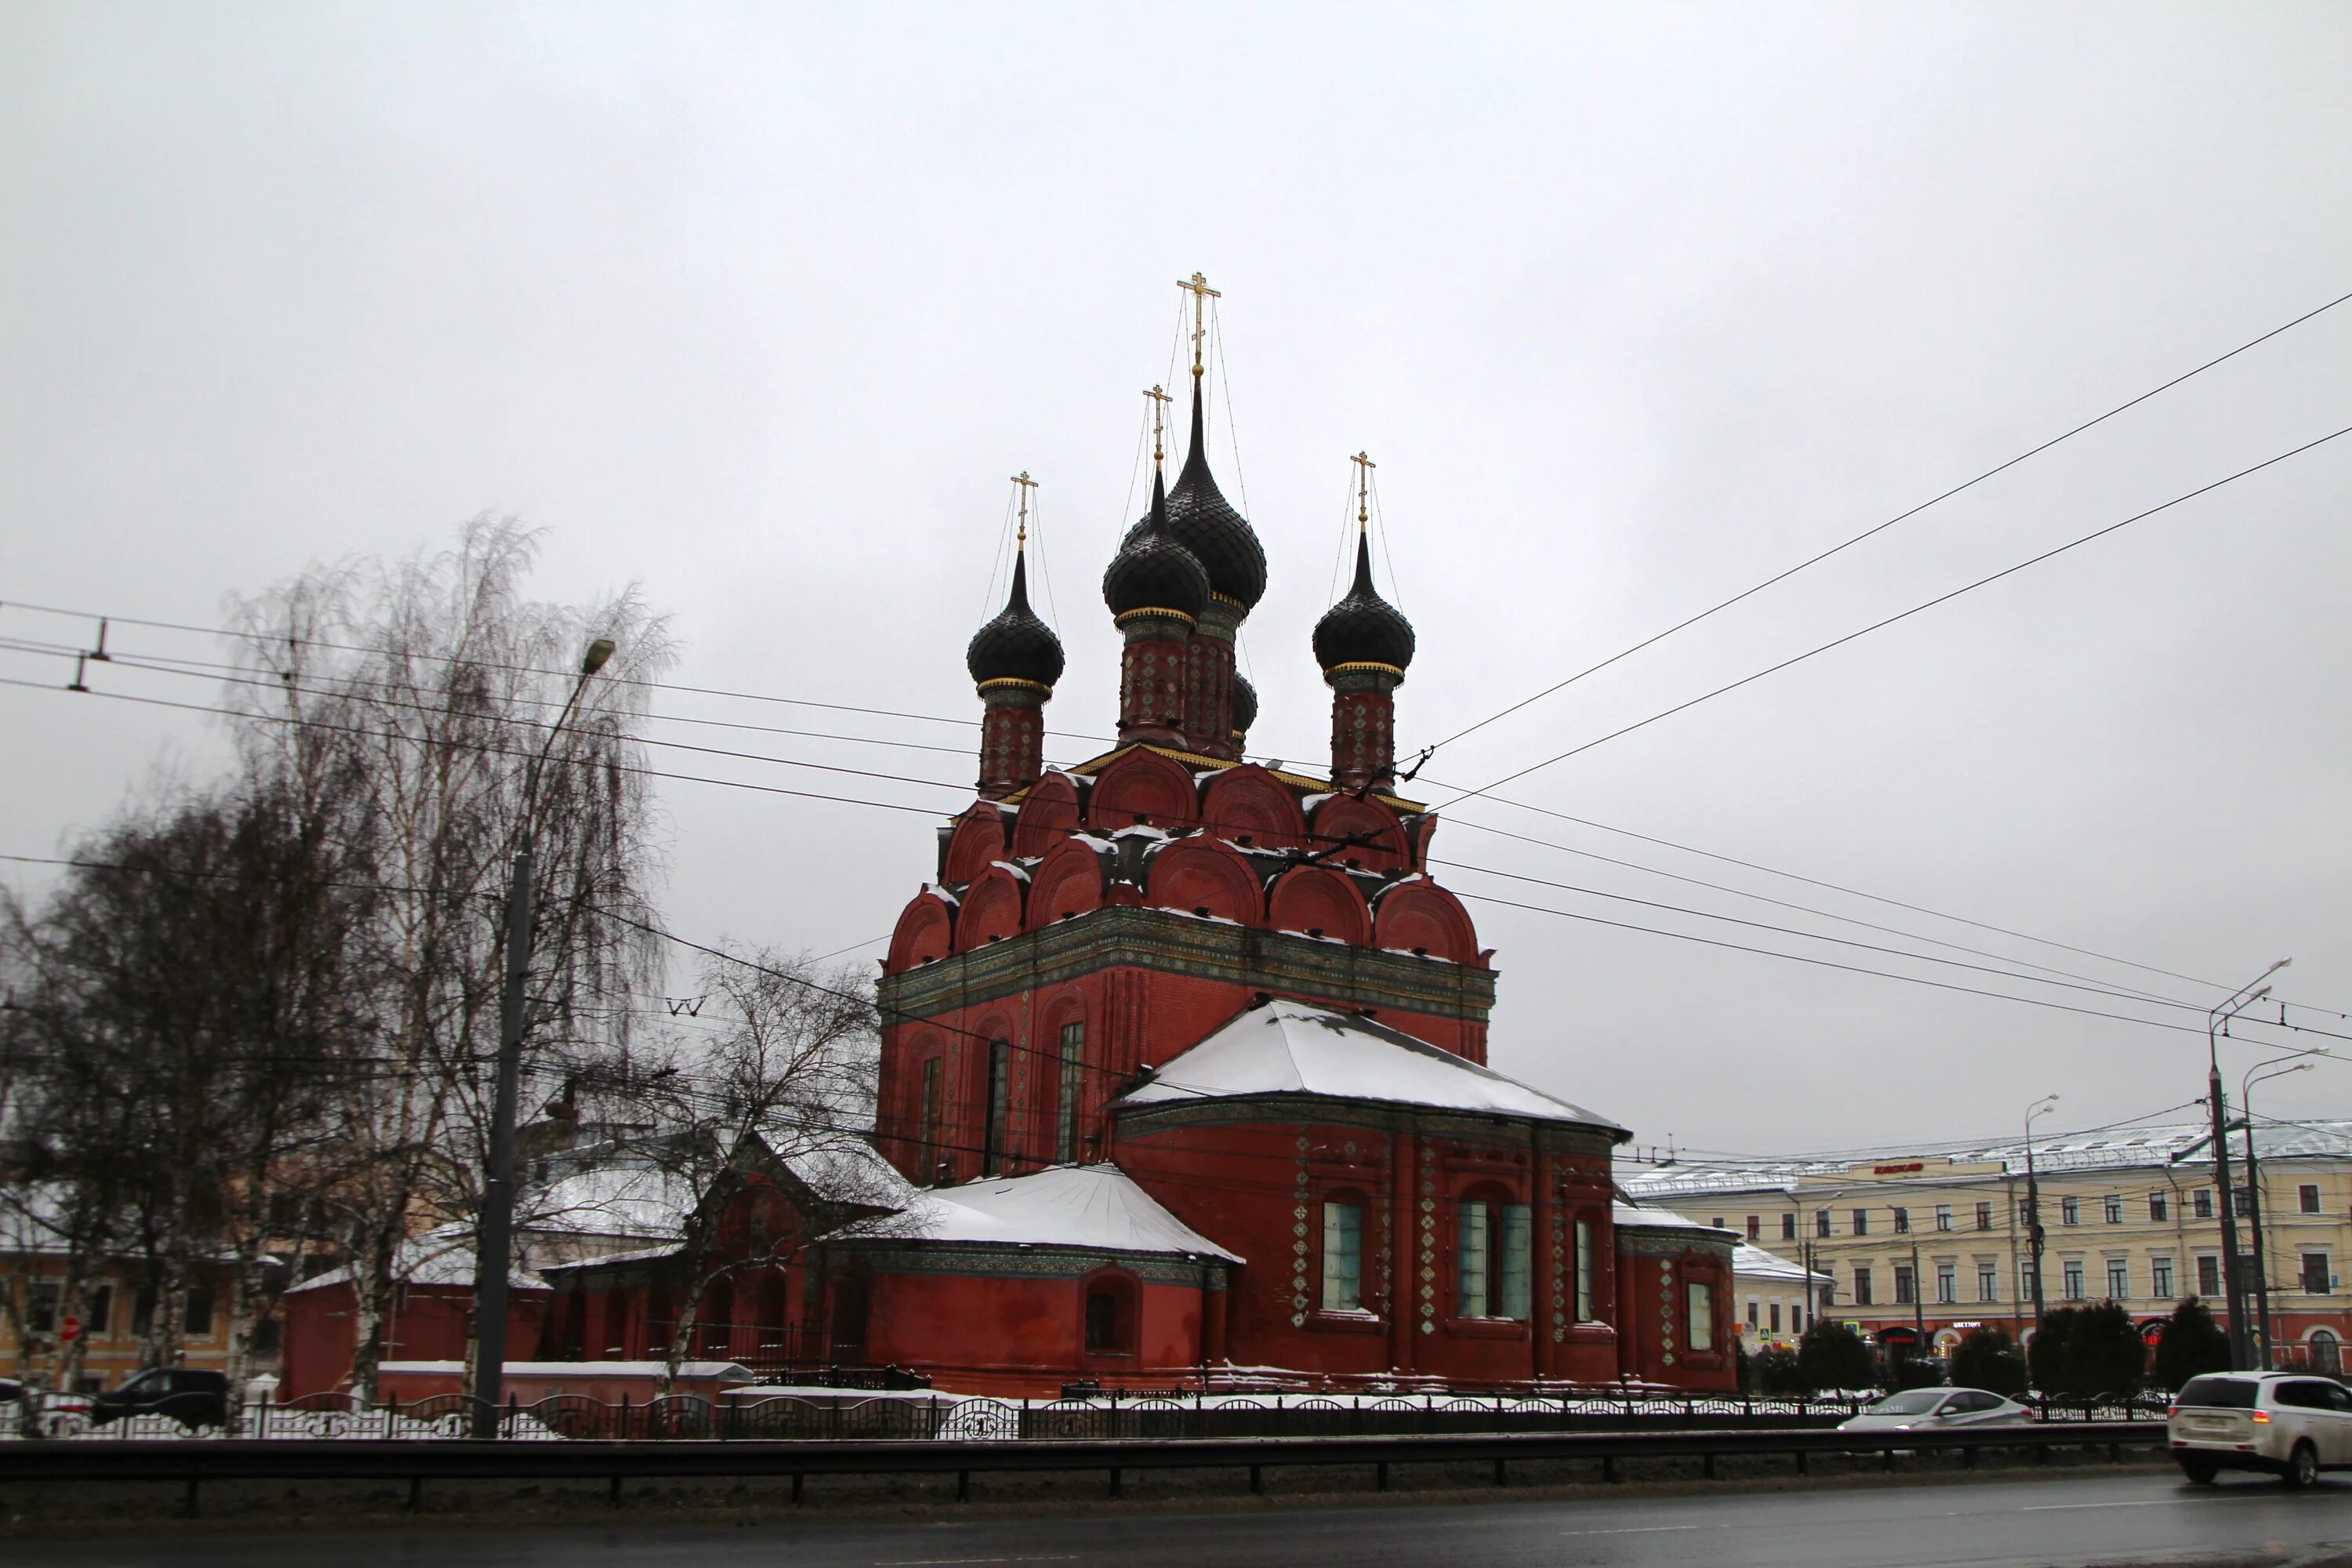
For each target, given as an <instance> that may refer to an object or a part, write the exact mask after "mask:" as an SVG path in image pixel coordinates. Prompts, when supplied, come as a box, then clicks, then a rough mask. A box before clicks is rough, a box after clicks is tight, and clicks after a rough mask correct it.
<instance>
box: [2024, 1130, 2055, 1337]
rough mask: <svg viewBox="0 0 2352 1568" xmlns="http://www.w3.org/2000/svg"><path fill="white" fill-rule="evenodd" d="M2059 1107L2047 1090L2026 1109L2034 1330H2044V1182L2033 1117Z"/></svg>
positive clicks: (2027, 1213) (2027, 1228)
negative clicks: (2036, 1159)
mask: <svg viewBox="0 0 2352 1568" xmlns="http://www.w3.org/2000/svg"><path fill="white" fill-rule="evenodd" d="M2057 1107H2058V1097H2057V1096H2056V1095H2054V1094H2045V1095H2043V1096H2042V1098H2041V1099H2040V1100H2035V1101H2034V1102H2033V1103H2032V1105H2030V1106H2028V1107H2027V1108H2026V1111H2025V1246H2026V1250H2027V1251H2028V1252H2029V1253H2030V1254H2031V1255H2032V1258H2033V1331H2034V1332H2035V1333H2040V1332H2041V1331H2042V1238H2043V1236H2044V1234H2045V1233H2044V1232H2043V1230H2042V1184H2041V1183H2040V1181H2039V1180H2038V1179H2037V1178H2036V1177H2035V1175H2034V1173H2033V1119H2034V1118H2035V1117H2037V1116H2046V1115H2048V1114H2049V1113H2050V1112H2051V1111H2053V1110H2056V1109H2057Z"/></svg>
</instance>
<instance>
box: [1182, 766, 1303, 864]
mask: <svg viewBox="0 0 2352 1568" xmlns="http://www.w3.org/2000/svg"><path fill="white" fill-rule="evenodd" d="M1201 821H1202V826H1205V827H1207V828H1208V830H1209V831H1210V832H1212V833H1213V834H1215V835H1216V836H1217V837H1220V838H1229V839H1231V840H1233V841H1234V843H1236V844H1242V845H1246V846H1249V847H1253V848H1257V849H1297V848H1302V847H1305V845H1306V843H1307V816H1306V814H1305V813H1304V812H1302V811H1300V810H1299V809H1298V797H1297V795H1293V794H1291V793H1290V790H1289V787H1288V786H1287V785H1286V784H1283V783H1282V782H1281V781H1280V780H1279V779H1276V777H1275V776H1274V775H1273V774H1272V773H1268V772H1266V771H1265V769H1264V768H1262V767H1259V766H1258V765H1257V764H1256V763H1243V764H1242V765H1241V766H1240V767H1237V768H1227V769H1226V770H1225V771H1224V772H1223V773H1219V774H1218V775H1217V776H1216V777H1215V778H1213V779H1211V780H1210V781H1209V784H1208V787H1207V788H1206V789H1204V790H1202V792H1201Z"/></svg>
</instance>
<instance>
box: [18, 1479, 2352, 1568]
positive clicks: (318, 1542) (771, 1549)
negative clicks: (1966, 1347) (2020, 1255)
mask: <svg viewBox="0 0 2352 1568" xmlns="http://www.w3.org/2000/svg"><path fill="white" fill-rule="evenodd" d="M2331 1547H2333V1548H2335V1549H2336V1551H2337V1552H2343V1553H2345V1554H2346V1557H2347V1561H2352V1478H2346V1477H2331V1478H2329V1479H2326V1481H2324V1482H2323V1483H2322V1484H2321V1485H2319V1486H2318V1487H2316V1488H2314V1489H2311V1490H2309V1491H2305V1492H2301V1493H2295V1492H2289V1491H2287V1490H2286V1489H2284V1488H2283V1487H2281V1486H2279V1485H2278V1484H2277V1483H2276V1482H2274V1481H2270V1480H2267V1479H2252V1478H2224V1479H2223V1480H2222V1482H2221V1485H2219V1486H2216V1487H2209V1488H2192V1487H2189V1486H2188V1485H2186V1484H2185V1483H2183V1482H2181V1481H2179V1480H2178V1479H2175V1478H2173V1477H2171V1476H2169V1475H2148V1474H2141V1475H2132V1476H2113V1475H2108V1476H2101V1477H2089V1478H2084V1479H2073V1478H2068V1479H2048V1480H2036V1481H1989V1482H1982V1483H1974V1484H1967V1485H1940V1486H1938V1485H1902V1484H1890V1485H1887V1486H1884V1487H1875V1488H1870V1489H1819V1490H1801V1491H1789V1492H1746V1493H1741V1492H1726V1493H1720V1494H1717V1495H1713V1496H1709V1495H1705V1494H1701V1495H1686V1496H1677V1497H1657V1496H1652V1497H1646V1498H1645V1497H1643V1496H1640V1495H1628V1496H1626V1497H1623V1498H1602V1499H1579V1500H1566V1501H1562V1500H1545V1501H1511V1500H1496V1501H1495V1502H1493V1503H1491V1504H1444V1505H1433V1506H1413V1505H1403V1506H1386V1507H1366V1508H1361V1509H1348V1508H1340V1507H1318V1508H1312V1509H1282V1508H1268V1507H1248V1508H1237V1509H1234V1510H1231V1511H1217V1512H1209V1511H1186V1512H1181V1513H1136V1512H1125V1511H1118V1512H1112V1511H1104V1512H1101V1513H1093V1514H1088V1513H1077V1514H1065V1515H1059V1516H1053V1517H1040V1518H1029V1519H1014V1518H1006V1517H1003V1516H996V1517H992V1518H988V1519H980V1520H973V1521H970V1522H966V1521H937V1522H930V1521H925V1522H903V1523H902V1522H897V1521H890V1522H870V1521H868V1522H855V1523H850V1522H840V1523H814V1522H812V1523H809V1524H805V1525H803V1524H787V1525H782V1526H774V1525H761V1526H759V1527H756V1528H736V1529H727V1528H715V1527H710V1526H698V1527H694V1528H690V1529H644V1530H637V1529H612V1530H596V1529H586V1528H582V1529H573V1530H561V1531H547V1530H531V1531H461V1530H420V1531H372V1532H369V1533H365V1534H344V1533H337V1532H334V1531H310V1532H306V1533H303V1534H300V1535H274V1536H273V1535H245V1534H239V1535H210V1534H204V1535H183V1536H180V1537H176V1538H173V1537H163V1538H158V1539H152V1540H141V1541H135V1542H131V1541H125V1542H88V1541H85V1542H52V1543H37V1542H0V1564H9V1565H13V1564H18V1563H72V1564H73V1565H74V1568H133V1565H137V1568H146V1565H148V1564H167V1565H170V1568H227V1565H229V1564H240V1565H241V1564H247V1563H331V1564H333V1565H335V1568H521V1565H524V1564H532V1565H536V1564H542V1563H543V1564H547V1565H549V1568H618V1565H620V1564H627V1565H628V1568H995V1565H997V1564H1007V1565H1010V1564H1022V1563H1034V1564H1040V1565H1052V1568H1062V1565H1067V1568H1148V1565H1154V1564H1167V1565H1169V1568H1244V1565H1247V1568H1256V1565H1258V1564H1281V1565H1283V1568H1322V1565H1327V1564H1328V1565H1330V1568H1340V1565H1345V1568H1381V1565H1388V1564H1394V1565H1396V1568H1497V1565H1510V1568H1517V1565H1521V1564H1525V1565H1529V1568H1533V1565H1538V1564H1540V1565H1541V1568H1603V1565H1605V1568H1664V1565H1667V1564H1677V1565H1678V1564H1683V1563H1707V1564H1751V1563H1752V1564H1759V1565H1777V1564H1788V1565H1789V1568H1878V1565H1880V1564H1887V1563H1903V1564H1908V1565H1916V1568H1934V1565H1938V1564H1951V1565H1954V1568H2002V1565H2006V1564H2092V1563H2097V1564H2123V1563H2131V1564H2139V1563H2173V1564H2191V1563H2232V1564H2236V1563H2257V1562H2274V1563H2294V1562H2305V1563H2309V1562H2314V1561H2322V1560H2327V1559H2330V1558H2332V1557H2333V1556H2334V1552H2329V1551H2327V1550H2326V1549H2328V1548H2331Z"/></svg>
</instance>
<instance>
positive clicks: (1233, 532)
mask: <svg viewBox="0 0 2352 1568" xmlns="http://www.w3.org/2000/svg"><path fill="white" fill-rule="evenodd" d="M1168 531H1169V532H1171V534H1173V535H1175V537H1176V542H1177V543H1179V544H1181V545H1182V546H1183V547H1184V548H1185V549H1187V550H1189V551H1191V552H1192V554H1193V555H1194V557H1196V558H1197V559H1198V560H1199V561H1200V563H1201V564H1202V567H1203V568H1205V569H1206V570H1207V572H1208V574H1209V586H1210V587H1211V588H1213V589H1214V590H1215V591H1216V592H1217V593H1219V594H1222V595H1224V596H1225V597H1226V598H1228V599H1234V600H1237V601H1239V603H1240V604H1241V606H1242V608H1244V609H1245V610H1246V609H1252V608H1255V606H1256V605H1257V602H1258V601H1259V600H1260V599H1262V598H1264V597H1265V546H1264V545H1263V544H1260V543H1259V542H1258V538H1257V531H1256V530H1255V529H1254V528H1252V527H1251V526H1250V525H1249V519H1247V518H1245V517H1244V516H1243V515H1242V514H1241V513H1240V512H1238V511H1235V510H1234V503H1233V502H1231V501H1229V500H1226V499H1225V497H1224V493H1223V491H1222V490H1220V489H1217V481H1216V479H1214V478H1213V477H1212V476H1211V474H1210V472H1209V451H1208V443H1207V442H1205V441H1203V440H1202V438H1201V384H1200V382H1199V381H1198V380H1197V379H1196V380H1195V381H1194V382H1193V383H1192V450H1191V451H1190V452H1187V453H1186V454H1185V455H1184V468H1183V471H1182V472H1181V473H1179V474H1178V475H1177V476H1176V486H1175V488H1174V489H1171V490H1170V491H1169V492H1168Z"/></svg>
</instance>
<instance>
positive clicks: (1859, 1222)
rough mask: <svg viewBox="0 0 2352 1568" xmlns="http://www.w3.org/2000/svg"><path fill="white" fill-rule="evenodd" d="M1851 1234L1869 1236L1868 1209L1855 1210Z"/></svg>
mask: <svg viewBox="0 0 2352 1568" xmlns="http://www.w3.org/2000/svg"><path fill="white" fill-rule="evenodd" d="M1853 1233H1854V1235H1856V1236H1868V1235H1869V1234H1870V1211H1869V1210H1868V1209H1856V1210H1854V1211H1853Z"/></svg>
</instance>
